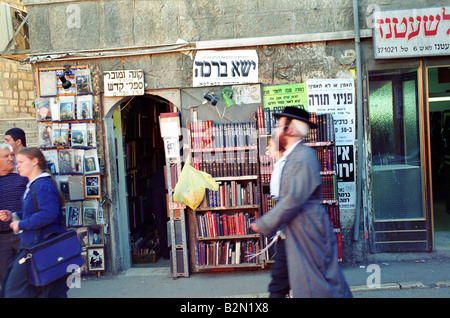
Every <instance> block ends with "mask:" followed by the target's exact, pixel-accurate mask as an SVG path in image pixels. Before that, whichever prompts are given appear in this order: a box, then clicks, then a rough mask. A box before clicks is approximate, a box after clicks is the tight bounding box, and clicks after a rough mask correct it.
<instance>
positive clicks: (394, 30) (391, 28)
mask: <svg viewBox="0 0 450 318" xmlns="http://www.w3.org/2000/svg"><path fill="white" fill-rule="evenodd" d="M373 22H374V29H373V40H374V44H375V45H374V50H375V52H374V54H375V58H379V59H381V58H383V59H385V58H399V57H415V56H435V55H450V44H449V43H450V7H437V8H425V9H408V10H393V11H378V12H375V14H374V21H373Z"/></svg>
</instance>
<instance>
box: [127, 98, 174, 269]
mask: <svg viewBox="0 0 450 318" xmlns="http://www.w3.org/2000/svg"><path fill="white" fill-rule="evenodd" d="M119 107H120V114H121V124H122V141H123V153H124V165H125V171H126V187H127V204H128V219H129V233H130V250H131V254H132V263H133V266H145V265H150V264H159V265H162V266H165V265H167V266H169V261H168V259H169V250H168V247H167V245H168V244H167V221H168V218H167V208H166V187H165V177H164V165H165V155H164V147H163V142H162V139H161V135H160V127H159V114H160V113H164V112H168V111H170V103H169V102H168V101H167V100H164V99H162V98H159V97H157V96H153V95H144V96H135V97H133V98H132V99H130V100H128V101H125V102H123V103H122V104H121V105H120V106H119Z"/></svg>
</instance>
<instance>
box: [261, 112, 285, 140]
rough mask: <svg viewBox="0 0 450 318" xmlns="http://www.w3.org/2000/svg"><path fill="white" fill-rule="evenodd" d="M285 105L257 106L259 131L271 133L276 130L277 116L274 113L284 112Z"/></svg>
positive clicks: (265, 133)
mask: <svg viewBox="0 0 450 318" xmlns="http://www.w3.org/2000/svg"><path fill="white" fill-rule="evenodd" d="M283 110H284V107H274V108H269V107H263V106H257V108H256V118H257V121H258V132H259V134H260V135H270V134H272V132H273V131H274V130H275V125H276V123H277V120H278V119H277V118H275V117H274V116H273V114H274V113H281V112H283Z"/></svg>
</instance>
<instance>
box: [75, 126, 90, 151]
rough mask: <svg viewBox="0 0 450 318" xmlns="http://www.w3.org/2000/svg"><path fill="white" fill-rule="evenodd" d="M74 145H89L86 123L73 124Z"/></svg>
mask: <svg viewBox="0 0 450 318" xmlns="http://www.w3.org/2000/svg"><path fill="white" fill-rule="evenodd" d="M71 129H72V130H71V132H72V147H73V148H77V147H78V148H80V147H81V148H86V147H87V126H86V123H74V124H72V125H71Z"/></svg>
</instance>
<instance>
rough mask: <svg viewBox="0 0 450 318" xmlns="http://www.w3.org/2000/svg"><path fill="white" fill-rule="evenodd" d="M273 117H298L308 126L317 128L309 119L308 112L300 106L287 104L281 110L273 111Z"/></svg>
mask: <svg viewBox="0 0 450 318" xmlns="http://www.w3.org/2000/svg"><path fill="white" fill-rule="evenodd" d="M273 117H276V118H280V117H288V118H292V119H298V120H301V121H303V122H305V123H307V124H308V125H309V127H310V128H317V125H316V124H315V123H313V122H310V121H309V113H308V112H307V111H306V110H304V109H302V108H298V107H294V106H287V107H285V108H284V110H283V112H281V113H274V114H273Z"/></svg>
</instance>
